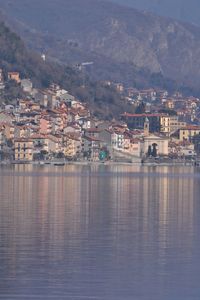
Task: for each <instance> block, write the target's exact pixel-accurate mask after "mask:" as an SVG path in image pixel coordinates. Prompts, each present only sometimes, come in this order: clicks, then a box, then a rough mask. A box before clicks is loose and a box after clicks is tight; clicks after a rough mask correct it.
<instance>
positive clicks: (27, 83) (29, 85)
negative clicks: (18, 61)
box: [21, 79, 33, 93]
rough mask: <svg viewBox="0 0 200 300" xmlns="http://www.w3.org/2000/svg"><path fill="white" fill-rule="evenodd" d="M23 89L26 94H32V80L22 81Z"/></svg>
mask: <svg viewBox="0 0 200 300" xmlns="http://www.w3.org/2000/svg"><path fill="white" fill-rule="evenodd" d="M21 87H22V89H23V91H24V92H26V93H31V92H32V89H33V83H32V81H31V80H30V79H22V80H21Z"/></svg>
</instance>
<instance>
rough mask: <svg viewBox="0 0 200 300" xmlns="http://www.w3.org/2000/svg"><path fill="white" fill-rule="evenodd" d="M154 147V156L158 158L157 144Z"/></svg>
mask: <svg viewBox="0 0 200 300" xmlns="http://www.w3.org/2000/svg"><path fill="white" fill-rule="evenodd" d="M152 146H153V150H152V156H153V157H157V144H156V143H154V144H153V145H152Z"/></svg>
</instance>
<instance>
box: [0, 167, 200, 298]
mask: <svg viewBox="0 0 200 300" xmlns="http://www.w3.org/2000/svg"><path fill="white" fill-rule="evenodd" d="M199 192H200V173H199V171H198V169H196V170H194V169H193V168H191V167H158V168H155V167H149V168H148V167H139V166H128V165H127V166H126V165H124V166H119V165H115V166H104V165H102V166H97V165H96V166H90V167H89V166H75V165H69V166H65V167H51V166H31V165H27V166H23V165H16V166H11V167H2V168H0V299H11V300H12V299H48V298H50V299H106V300H114V299H117V300H127V299H132V300H140V299H141V300H151V299H152V300H160V299H164V300H179V299H180V300H193V299H194V300H196V299H198V300H199V299H200V285H199V278H200V261H199V253H200V251H199V250H200V241H199V236H200V204H199V202H200V197H199Z"/></svg>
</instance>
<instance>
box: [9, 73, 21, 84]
mask: <svg viewBox="0 0 200 300" xmlns="http://www.w3.org/2000/svg"><path fill="white" fill-rule="evenodd" d="M8 80H14V81H16V82H17V83H20V82H21V79H20V74H19V72H8Z"/></svg>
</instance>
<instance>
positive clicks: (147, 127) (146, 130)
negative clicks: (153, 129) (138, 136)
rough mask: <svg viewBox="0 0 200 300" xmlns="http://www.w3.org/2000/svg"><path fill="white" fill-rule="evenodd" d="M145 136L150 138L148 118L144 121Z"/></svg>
mask: <svg viewBox="0 0 200 300" xmlns="http://www.w3.org/2000/svg"><path fill="white" fill-rule="evenodd" d="M144 136H149V119H148V118H147V117H146V118H145V121H144Z"/></svg>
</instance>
